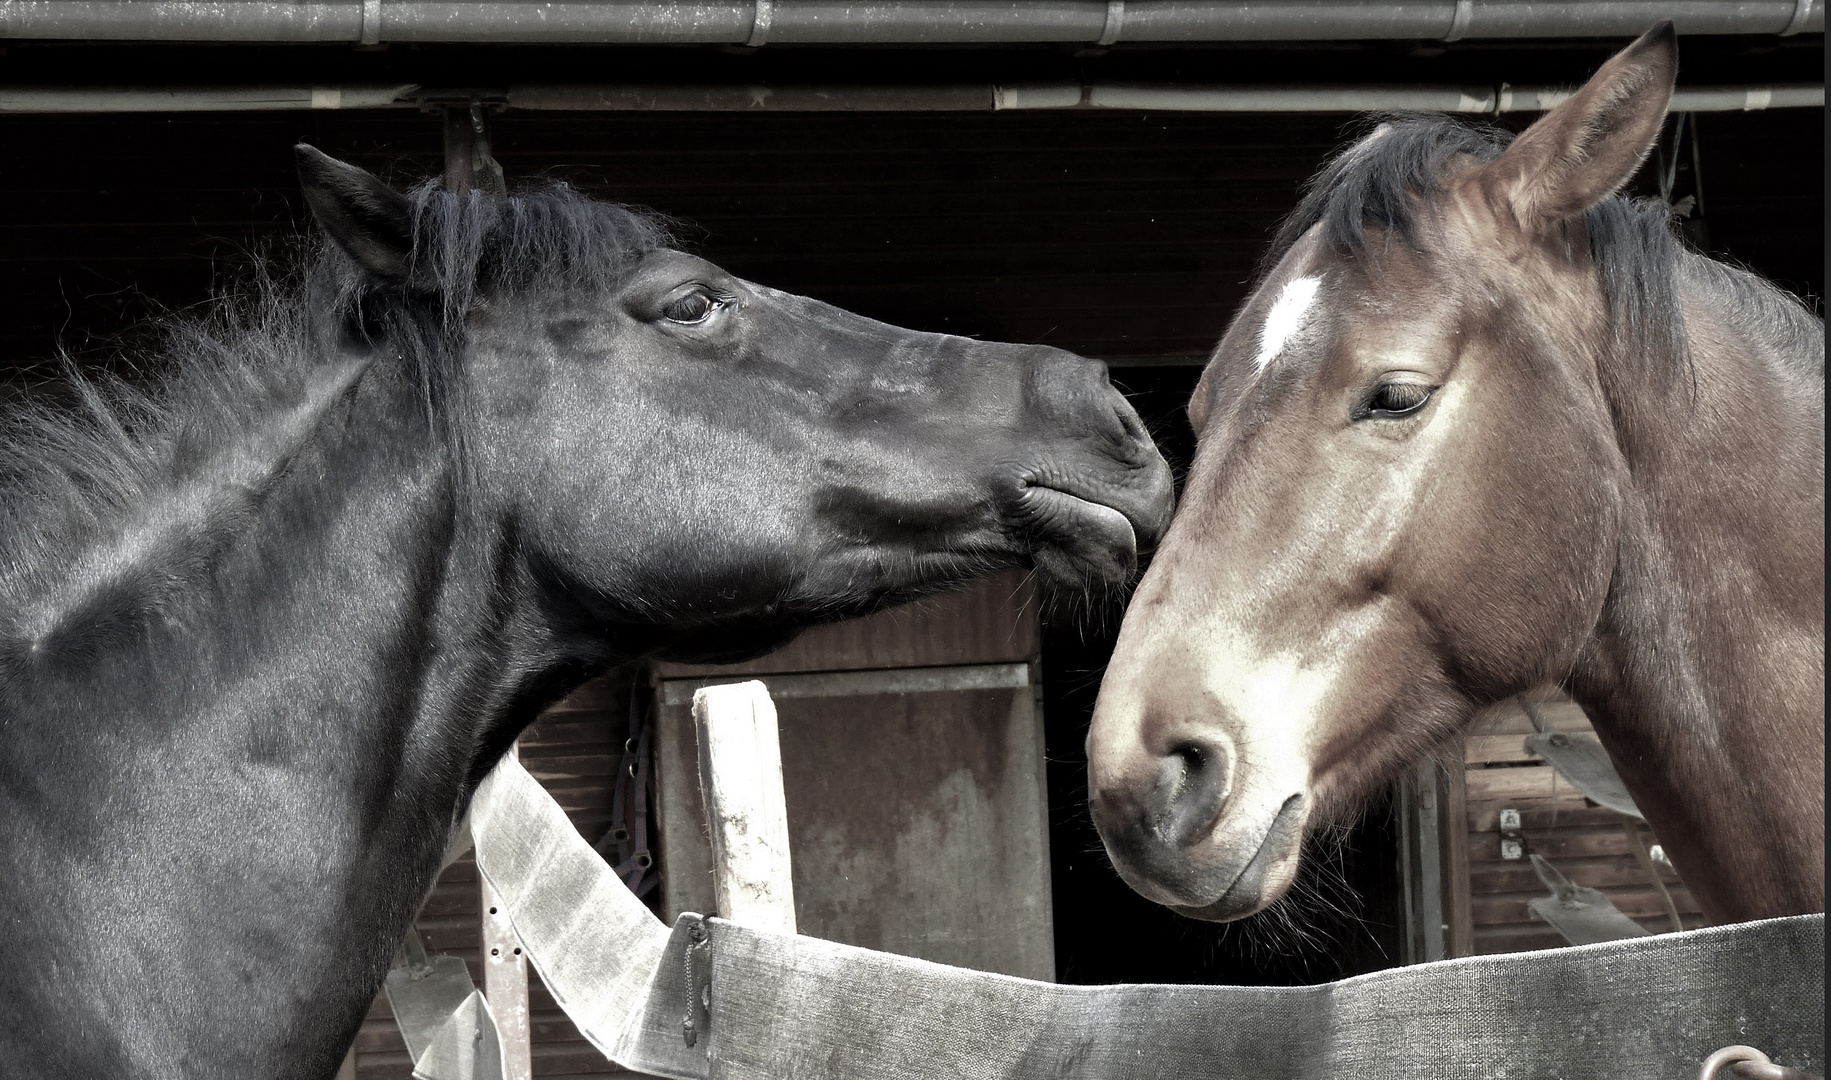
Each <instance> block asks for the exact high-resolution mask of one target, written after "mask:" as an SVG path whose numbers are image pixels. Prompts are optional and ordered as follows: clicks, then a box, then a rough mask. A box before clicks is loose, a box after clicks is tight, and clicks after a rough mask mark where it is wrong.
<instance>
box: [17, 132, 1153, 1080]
mask: <svg viewBox="0 0 1831 1080" xmlns="http://www.w3.org/2000/svg"><path fill="white" fill-rule="evenodd" d="M299 156H300V163H301V169H302V174H303V178H304V183H305V192H306V198H307V201H308V203H309V204H310V206H311V209H312V211H313V213H314V214H315V216H316V217H317V219H318V221H319V222H320V223H321V225H322V226H323V228H324V229H325V231H326V232H328V233H329V235H330V237H331V239H332V241H333V242H334V243H333V244H331V245H327V246H326V247H325V248H324V250H323V251H322V252H321V253H320V254H317V255H315V256H312V257H311V258H309V259H308V260H306V262H305V265H304V267H303V268H302V269H301V270H300V271H299V273H298V277H297V281H296V283H294V284H292V285H287V286H281V287H276V286H268V287H266V288H263V289H261V290H258V295H256V296H255V297H254V298H253V299H252V300H250V301H246V302H244V303H241V304H239V305H236V304H227V303H225V304H223V305H219V310H218V311H217V313H216V314H215V315H214V316H212V317H210V318H209V319H207V320H191V321H188V322H185V323H181V324H180V325H178V326H177V328H176V332H177V335H178V340H177V345H176V346H175V347H173V348H172V349H170V350H169V351H168V355H167V356H166V357H165V359H166V360H167V361H170V362H173V363H175V365H176V368H177V371H176V374H175V375H172V376H171V377H170V378H168V379H166V380H164V381H163V382H162V383H161V384H160V385H159V386H158V387H157V388H156V389H154V390H151V391H145V390H133V389H129V388H127V387H125V386H114V387H112V388H111V387H106V386H98V385H95V384H93V383H88V382H83V381H81V380H77V381H76V382H75V383H74V391H75V393H76V394H77V396H78V398H79V399H80V401H79V403H78V405H77V407H75V408H74V409H64V410H62V411H55V410H51V409H47V408H45V407H42V406H33V407H31V408H24V409H21V408H17V407H16V408H15V409H14V410H13V414H12V415H10V416H8V417H7V418H6V419H7V421H8V428H7V433H6V436H5V439H4V448H3V449H0V493H3V494H0V911H4V916H0V918H3V922H0V927H3V931H0V1062H4V1065H3V1066H0V1072H4V1073H5V1075H7V1076H8V1077H15V1078H19V1077H60V1078H61V1077H111V1078H121V1077H187V1078H198V1077H235V1078H238V1080H239V1078H247V1077H262V1078H277V1077H323V1076H326V1075H329V1074H331V1073H333V1072H334V1071H335V1070H336V1067H337V1063H338V1061H339V1059H340V1058H341V1056H342V1054H343V1052H344V1049H345V1048H346V1047H347V1046H348V1045H349V1042H350V1040H351V1039H352V1038H354V1036H355V1032H356V1029H357V1026H358V1025H359V1023H360V1022H361V1018H362V1015H363V1012H364V1010H365V1009H366V1008H367V1006H368V1003H369V1001H370V999H371V997H372V996H373V995H374V993H375V991H376V988H377V986H378V985H379V982H380V979H381V977H382V974H383V973H384V971H385V969H386V967H387V964H388V962H389V959H390V956H391V954H392V953H393V952H394V950H395V948H396V947H397V945H398V944H399V942H400V940H401V938H402V937H403V935H404V933H405V931H406V928H407V925H408V922H409V920H410V919H411V918H412V917H413V915H414V913H415V910H416V909H417V907H418V906H419V904H420V901H421V899H422V898H423V897H424V896H425V894H426V891H427V889H428V888H429V887H430V886H431V883H432V880H433V877H434V875H435V873H436V872H437V870H438V866H439V860H440V854H441V851H442V850H443V848H444V846H445V844H446V840H447V835H448V833H449V832H450V831H451V828H452V824H453V821H454V819H455V818H456V817H457V816H458V815H459V814H460V813H461V811H462V809H463V807H464V805H465V803H466V800H467V799H468V797H469V794H470V792H471V791H472V790H473V789H474V787H475V785H476V784H477V782H478V781H479V780H480V779H481V778H482V777H483V776H484V775H485V774H486V773H487V772H488V771H489V769H490V767H491V766H492V765H493V764H494V763H495V761H496V760H497V759H498V757H499V756H500V755H501V754H502V753H503V752H504V750H505V748H506V747H507V746H508V745H509V744H510V742H511V741H512V740H513V739H514V738H515V736H516V734H517V733H518V732H519V731H520V730H521V729H522V728H523V727H524V726H525V725H526V724H528V723H529V722H530V721H531V720H532V719H533V718H534V716H535V714H536V713H537V712H538V711H539V710H540V709H541V708H542V706H544V705H546V704H547V703H549V702H551V701H553V700H555V699H556V698H558V697H559V696H561V695H563V694H564V693H566V692H567V691H568V690H569V689H570V688H572V687H574V686H576V685H578V684H579V683H580V682H582V681H583V680H585V679H586V678H588V677H590V676H591V675H592V674H594V673H595V672H598V671H600V670H602V669H603V668H604V667H605V666H606V665H608V664H610V663H612V662H615V661H618V660H621V659H624V658H630V657H637V656H644V655H657V656H668V657H676V658H698V659H709V658H717V657H728V656H735V655H738V654H745V653H754V652H756V651H760V650H762V649H765V648H767V647H769V646H771V645H773V644H775V643H778V642H780V641H783V640H785V639H786V638H787V637H789V636H790V635H792V634H793V633H794V632H795V631H796V630H798V629H799V628H801V627H803V626H806V625H809V624H811V623H814V622H818V621H822V620H830V619H837V618H843V617H846V616H851V615H857V614H860V613H863V612H868V611H871V610H873V609H875V608H878V607H881V606H883V605H885V604H890V603H895V602H897V601H900V600H904V599H907V598H909V597H912V596H914V595H917V594H919V593H921V592H923V591H927V590H933V589H937V588H942V587H946V586H949V585H952V584H956V583H959V582H961V581H964V580H966V579H968V578H971V577H973V576H975V575H979V574H982V573H985V572H987V571H991V570H994V569H998V568H1001V567H1005V566H1010V565H1016V564H1023V563H1032V564H1034V565H1036V566H1038V567H1039V568H1041V569H1043V570H1044V571H1045V572H1047V573H1049V574H1051V575H1052V576H1053V577H1056V578H1061V579H1065V580H1067V581H1068V582H1070V583H1071V584H1073V585H1076V586H1086V585H1090V584H1091V585H1098V584H1103V583H1104V584H1110V583H1113V582H1117V581H1121V580H1123V579H1124V578H1126V577H1127V576H1129V574H1130V573H1131V571H1132V568H1133V565H1134V562H1135V559H1136V555H1137V552H1138V550H1139V549H1140V548H1141V547H1143V546H1146V545H1149V544H1151V543H1153V542H1155V540H1156V539H1157V537H1158V536H1159V535H1160V534H1161V533H1162V531H1163V530H1164V528H1165V525H1166V523H1167V519H1168V517H1169V511H1170V499H1171V496H1170V477H1169V472H1168V470H1167V469H1166V467H1165V465H1164V463H1163V461H1162V459H1161V458H1160V457H1159V456H1158V455H1157V452H1156V450H1155V449H1154V448H1153V447H1152V444H1151V441H1150V439H1149V438H1148V437H1147V436H1146V434H1145V432H1144V430H1143V428H1142V426H1141V425H1140V424H1139V421H1138V418H1137V416H1136V415H1135V414H1134V413H1133V412H1132V410H1131V409H1130V408H1129V407H1128V406H1127V404H1126V403H1125V401H1124V400H1123V399H1122V398H1121V397H1120V396H1119V395H1118V394H1117V393H1116V392H1115V391H1114V390H1113V389H1112V387H1111V386H1110V385H1109V384H1108V382H1107V379H1106V376H1105V374H1104V370H1103V369H1102V367H1101V366H1100V365H1099V364H1097V363H1094V362H1092V361H1088V360H1084V359H1081V358H1078V357H1075V356H1072V355H1070V354H1067V353H1064V352H1061V351H1058V350H1055V349H1049V348H1043V347H1038V346H1023V345H1003V344H992V343H987V342H979V341H969V340H964V339H962V338H958V337H947V336H942V335H936V334H924V333H916V332H912V331H909V330H902V329H898V328H896V327H892V326H886V325H884V324H882V323H878V322H873V321H871V320H869V319H865V318H862V317H860V316H857V315H853V314H850V313H848V312H844V311H840V310H837V309H835V308H832V307H829V306H826V305H824V304H820V303H817V302H815V301H812V300H808V299H805V298H802V297H798V296H790V295H786V294H783V293H779V292H775V291H772V290H770V289H766V288H762V287H760V286H757V285H753V284H751V283H749V282H746V281H741V280H739V279H737V278H734V277H732V276H731V275H729V274H727V273H724V272H723V271H721V270H719V269H718V268H717V267H715V266H712V265H710V264H708V263H706V262H704V261H703V260H700V259H697V258H694V257H692V256H690V255H687V254H683V253H682V252H680V251H677V250H673V249H671V248H670V247H669V246H668V243H667V239H666V237H665V235H664V234H663V232H662V230H661V229H660V228H658V227H657V225H656V224H655V223H654V221H652V220H651V219H648V218H645V217H643V216H640V215H638V214H636V213H633V212H631V211H629V210H627V209H624V208H621V207H617V206H613V205H608V204H604V203H599V202H594V201H592V200H589V199H586V198H584V197H582V196H580V195H578V194H576V193H573V192H570V191H568V190H566V189H564V188H563V187H554V188H549V189H545V190H540V191H535V192H530V193H525V194H519V195H514V196H510V197H502V196H485V195H482V194H478V193H472V194H470V195H466V196H455V195H452V194H449V193H446V192H443V191H439V190H434V189H433V188H431V187H430V186H428V187H424V188H421V189H420V190H418V191H417V192H416V193H414V194H413V195H412V196H406V195H402V194H399V193H397V192H395V191H392V190H390V189H389V188H387V187H386V186H384V185H383V184H381V183H380V182H379V181H377V180H376V179H375V178H373V177H371V176H370V175H368V174H367V173H365V172H363V171H361V170H359V169H356V168H354V167H351V166H349V165H346V164H343V163H341V162H338V161H335V160H332V159H330V158H328V157H325V156H324V155H322V154H320V153H318V152H317V151H315V150H312V149H310V148H308V147H300V149H299Z"/></svg>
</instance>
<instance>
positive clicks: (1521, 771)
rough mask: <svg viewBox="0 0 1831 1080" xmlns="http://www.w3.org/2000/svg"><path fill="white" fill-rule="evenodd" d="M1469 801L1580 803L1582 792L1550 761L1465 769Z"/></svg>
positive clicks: (1581, 803)
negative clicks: (1535, 763)
mask: <svg viewBox="0 0 1831 1080" xmlns="http://www.w3.org/2000/svg"><path fill="white" fill-rule="evenodd" d="M1468 800H1469V802H1470V803H1507V804H1508V805H1515V804H1517V803H1520V802H1526V801H1531V802H1558V803H1575V804H1576V805H1578V806H1582V805H1583V793H1582V792H1580V791H1578V790H1577V789H1576V788H1575V787H1574V786H1573V785H1572V784H1571V782H1570V781H1569V780H1566V779H1564V778H1563V777H1561V776H1559V775H1558V774H1557V770H1555V769H1553V768H1552V767H1551V766H1549V765H1527V766H1519V767H1514V768H1500V769H1470V770H1469V771H1468Z"/></svg>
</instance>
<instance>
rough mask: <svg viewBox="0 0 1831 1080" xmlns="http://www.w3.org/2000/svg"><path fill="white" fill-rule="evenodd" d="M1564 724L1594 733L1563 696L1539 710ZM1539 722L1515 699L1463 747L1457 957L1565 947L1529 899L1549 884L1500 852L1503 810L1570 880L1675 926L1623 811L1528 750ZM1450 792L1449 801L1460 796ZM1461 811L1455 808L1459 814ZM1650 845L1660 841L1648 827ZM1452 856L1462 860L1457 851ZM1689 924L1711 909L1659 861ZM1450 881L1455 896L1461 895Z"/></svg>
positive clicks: (1649, 923) (1453, 901)
mask: <svg viewBox="0 0 1831 1080" xmlns="http://www.w3.org/2000/svg"><path fill="white" fill-rule="evenodd" d="M1538 707H1539V709H1540V711H1541V714H1542V715H1544V716H1545V717H1546V718H1547V719H1548V720H1550V721H1551V722H1552V724H1553V725H1554V726H1555V727H1556V728H1557V729H1558V730H1559V731H1565V732H1579V731H1591V730H1593V729H1592V728H1591V726H1590V722H1589V718H1588V717H1587V716H1585V715H1584V713H1583V710H1582V709H1581V708H1579V707H1578V706H1577V705H1576V703H1575V702H1572V701H1570V700H1568V699H1563V698H1560V699H1556V700H1553V701H1548V702H1546V703H1544V704H1543V705H1540V706H1538ZM1532 731H1533V727H1532V721H1531V720H1530V719H1528V718H1527V716H1526V714H1525V713H1524V712H1523V711H1521V710H1520V708H1519V707H1518V706H1517V705H1512V704H1509V705H1507V706H1505V707H1501V708H1496V709H1494V710H1492V711H1490V712H1489V713H1487V714H1486V715H1484V716H1483V717H1481V718H1480V719H1479V720H1478V721H1477V722H1476V725H1475V727H1474V728H1473V729H1471V731H1470V732H1469V735H1468V737H1467V740H1466V742H1465V744H1464V752H1463V760H1464V763H1465V769H1464V771H1463V774H1462V775H1463V794H1462V802H1463V807H1462V809H1461V812H1460V814H1459V815H1455V816H1454V817H1452V820H1451V822H1450V823H1449V827H1450V828H1455V827H1456V826H1458V825H1459V826H1460V840H1461V843H1462V844H1463V848H1464V852H1465V858H1466V866H1467V877H1466V879H1465V884H1464V887H1463V891H1462V892H1461V893H1460V895H1451V898H1450V899H1449V901H1448V902H1447V903H1446V910H1447V911H1448V912H1449V914H1450V934H1451V938H1452V940H1453V941H1456V942H1458V943H1459V947H1453V948H1452V950H1451V952H1452V955H1467V954H1480V953H1500V952H1521V951H1525V950H1530V949H1550V948H1557V947H1559V946H1562V945H1564V944H1565V942H1564V939H1563V938H1561V937H1559V936H1558V933H1557V931H1555V930H1553V929H1552V928H1551V926H1550V925H1549V924H1548V923H1545V922H1541V921H1540V920H1538V919H1536V918H1534V917H1533V915H1532V914H1531V912H1529V911H1528V910H1527V909H1526V902H1527V901H1528V900H1531V899H1533V898H1535V897H1540V896H1545V895H1547V894H1548V892H1549V890H1547V889H1546V887H1545V886H1544V885H1543V884H1542V883H1541V882H1540V881H1539V879H1538V876H1537V875H1536V874H1535V873H1534V872H1533V870H1532V863H1531V862H1530V860H1528V859H1526V858H1524V857H1521V858H1519V859H1505V858H1503V857H1502V853H1501V835H1500V828H1499V821H1500V813H1501V811H1502V810H1503V809H1507V808H1512V809H1516V810H1518V811H1519V812H1520V819H1521V825H1522V827H1523V831H1524V834H1525V839H1526V847H1527V850H1529V851H1533V852H1537V853H1538V854H1539V855H1541V856H1543V857H1544V858H1545V859H1547V860H1549V861H1550V862H1551V863H1552V865H1554V866H1556V867H1557V868H1558V869H1559V870H1560V871H1561V872H1563V874H1564V875H1565V876H1566V877H1568V878H1569V879H1570V880H1571V881H1573V882H1575V883H1576V884H1578V885H1586V886H1589V887H1590V888H1594V889H1599V890H1601V891H1602V892H1603V893H1604V894H1606V895H1607V896H1608V898H1609V900H1610V901H1611V902H1612V903H1613V904H1614V905H1615V906H1616V907H1617V908H1620V909H1621V911H1622V912H1624V913H1625V914H1627V915H1628V916H1630V917H1632V918H1633V919H1635V920H1636V921H1638V922H1639V923H1640V924H1641V925H1642V926H1644V927H1646V928H1647V929H1648V930H1651V931H1653V932H1654V933H1662V932H1665V931H1668V930H1671V929H1672V926H1671V920H1670V919H1669V918H1668V916H1667V914H1666V909H1665V905H1664V902H1663V901H1662V900H1661V898H1660V896H1659V893H1658V891H1657V889H1656V888H1655V887H1654V886H1653V883H1652V882H1651V880H1649V878H1648V876H1647V874H1646V872H1645V871H1644V870H1643V869H1642V868H1641V866H1640V864H1639V862H1638V860H1637V859H1636V858H1635V856H1634V854H1633V851H1632V848H1631V847H1630V845H1629V841H1628V838H1627V836H1626V835H1625V834H1624V833H1623V832H1622V823H1623V822H1624V821H1625V820H1627V819H1626V818H1625V817H1624V816H1623V815H1621V814H1618V813H1616V812H1615V811H1613V810H1609V809H1607V808H1605V807H1601V806H1597V805H1595V804H1594V803H1591V802H1589V801H1588V800H1587V799H1585V798H1584V797H1583V796H1582V795H1581V794H1580V793H1579V792H1578V791H1577V790H1576V789H1575V788H1574V787H1572V786H1571V784H1570V782H1569V781H1568V780H1565V779H1564V778H1563V777H1561V776H1559V775H1557V772H1556V770H1554V769H1552V767H1551V766H1550V765H1548V764H1546V763H1545V761H1544V760H1543V759H1541V758H1539V757H1538V756H1537V755H1536V754H1533V753H1531V752H1530V751H1528V750H1527V749H1526V748H1525V739H1526V736H1527V735H1529V734H1531V733H1532ZM1454 801H1455V800H1454V799H1453V798H1452V799H1451V800H1448V801H1447V802H1446V807H1447V803H1449V802H1454ZM1452 813H1453V810H1452ZM1639 828H1640V830H1641V834H1642V836H1643V842H1644V843H1646V844H1647V845H1648V846H1649V847H1652V846H1653V845H1655V844H1658V843H1659V839H1658V837H1656V836H1654V835H1653V834H1652V831H1651V830H1650V829H1648V828H1647V827H1646V826H1645V825H1644V824H1643V825H1641V826H1639ZM1449 861H1450V862H1454V861H1455V860H1454V857H1453V856H1452V858H1451V860H1449ZM1659 871H1660V877H1661V880H1662V881H1664V882H1665V884H1666V888H1667V889H1668V890H1670V891H1671V893H1672V898H1673V900H1674V901H1675V902H1676V904H1677V906H1678V910H1679V914H1680V916H1681V917H1682V919H1683V921H1684V924H1685V928H1686V929H1693V928H1696V927H1698V926H1702V925H1704V917H1703V914H1702V913H1701V912H1700V911H1699V909H1698V905H1697V902H1696V901H1695V900H1693V899H1692V897H1691V893H1690V891H1689V890H1687V889H1686V888H1685V886H1684V884H1683V882H1681V881H1680V880H1679V876H1678V873H1677V872H1676V871H1674V870H1673V869H1672V868H1671V867H1670V865H1669V864H1668V865H1663V866H1660V867H1659ZM1453 889H1454V886H1453V885H1452V890H1451V892H1452V893H1453Z"/></svg>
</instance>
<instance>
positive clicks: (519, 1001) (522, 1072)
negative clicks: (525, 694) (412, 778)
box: [477, 746, 534, 1080]
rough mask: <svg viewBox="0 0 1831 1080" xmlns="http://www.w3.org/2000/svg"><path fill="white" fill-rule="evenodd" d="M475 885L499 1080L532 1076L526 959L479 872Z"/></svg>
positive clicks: (517, 753) (522, 1079) (523, 1079)
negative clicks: (499, 1047) (502, 1071)
mask: <svg viewBox="0 0 1831 1080" xmlns="http://www.w3.org/2000/svg"><path fill="white" fill-rule="evenodd" d="M509 756H510V757H517V758H518V757H520V756H521V753H520V751H519V749H518V748H516V747H513V746H511V747H510V748H509ZM477 885H478V888H479V890H480V892H481V895H480V899H481V901H482V906H483V996H484V997H485V998H487V999H489V1003H490V1012H491V1013H493V1014H494V1015H495V1017H496V1031H497V1033H498V1036H499V1037H500V1038H501V1040H502V1058H503V1063H504V1064H505V1065H506V1066H507V1068H508V1072H507V1073H506V1074H505V1075H504V1076H503V1080H532V1077H533V1075H534V1063H533V1046H532V1045H531V1041H530V1040H531V1031H530V1027H529V1023H528V959H527V957H525V956H523V955H522V951H521V940H520V939H519V938H517V937H516V936H515V930H514V928H513V927H512V926H510V925H509V916H508V912H507V911H505V910H503V907H502V904H501V903H500V902H499V900H498V898H497V896H496V890H494V889H492V888H490V883H489V881H488V880H486V879H485V878H484V877H483V875H482V874H478V875H477Z"/></svg>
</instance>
